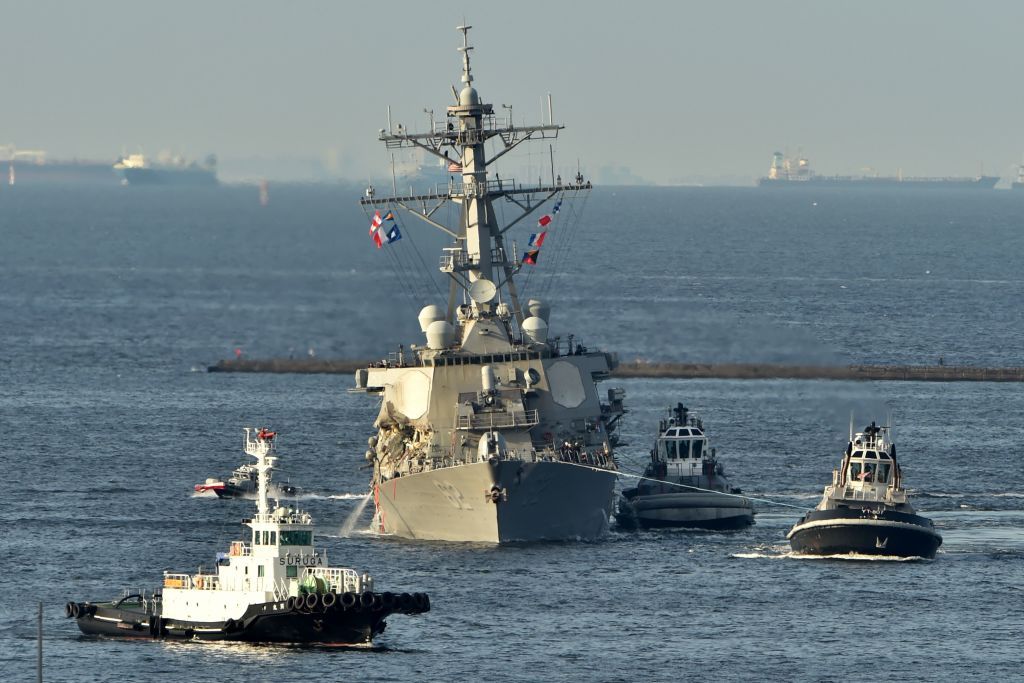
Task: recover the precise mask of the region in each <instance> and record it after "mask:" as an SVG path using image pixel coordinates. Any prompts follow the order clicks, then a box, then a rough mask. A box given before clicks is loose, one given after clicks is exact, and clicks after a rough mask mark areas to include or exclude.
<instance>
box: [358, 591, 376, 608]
mask: <svg viewBox="0 0 1024 683" xmlns="http://www.w3.org/2000/svg"><path fill="white" fill-rule="evenodd" d="M373 598H374V595H373V593H371V592H370V591H363V594H362V595H360V596H359V604H360V605H362V606H363V607H373Z"/></svg>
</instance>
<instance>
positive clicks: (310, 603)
mask: <svg viewBox="0 0 1024 683" xmlns="http://www.w3.org/2000/svg"><path fill="white" fill-rule="evenodd" d="M319 604H320V596H319V595H317V594H316V593H310V594H309V595H307V596H306V609H316V606H317V605H319Z"/></svg>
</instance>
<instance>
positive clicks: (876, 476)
mask: <svg viewBox="0 0 1024 683" xmlns="http://www.w3.org/2000/svg"><path fill="white" fill-rule="evenodd" d="M786 538H787V539H789V543H790V545H791V546H792V548H793V551H794V552H797V553H803V554H807V555H847V554H857V555H886V556H893V557H924V558H932V557H935V551H936V550H938V548H939V546H940V545H941V544H942V536H940V535H939V534H938V533H937V532H936V531H935V527H934V526H933V525H932V521H931V520H930V519H928V518H927V517H922V516H920V515H918V514H917V513H916V512H915V511H914V508H913V506H912V505H911V504H910V502H909V501H908V500H907V491H906V489H904V488H903V473H902V472H901V471H900V466H899V465H898V464H897V462H896V445H895V444H894V443H892V441H891V440H890V438H889V427H887V426H886V427H879V426H877V425H876V424H875V423H874V422H872V423H871V424H870V425H868V426H867V427H865V428H864V431H863V432H857V433H856V434H854V433H853V425H852V424H851V425H850V442H849V444H848V445H847V446H846V452H845V453H844V454H843V462H842V465H841V466H840V468H839V469H838V470H833V471H832V484H831V485H829V486H826V487H825V494H824V496H823V497H822V499H821V503H819V504H818V506H817V507H816V508H814V509H813V510H811V511H810V512H808V513H807V514H806V515H804V517H803V519H801V520H800V521H799V522H797V523H796V524H795V525H794V526H793V528H792V529H791V530H790V532H789V533H788V534H787V535H786Z"/></svg>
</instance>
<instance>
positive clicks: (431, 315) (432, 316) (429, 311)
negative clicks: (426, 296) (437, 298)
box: [417, 304, 445, 332]
mask: <svg viewBox="0 0 1024 683" xmlns="http://www.w3.org/2000/svg"><path fill="white" fill-rule="evenodd" d="M444 318H445V315H444V311H442V310H441V307H440V306H438V305H437V304H430V305H429V306H424V307H423V310H421V311H420V314H419V316H418V317H417V320H419V321H420V332H426V331H427V328H428V327H430V324H431V323H434V322H437V321H438V320H444Z"/></svg>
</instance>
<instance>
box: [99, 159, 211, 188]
mask: <svg viewBox="0 0 1024 683" xmlns="http://www.w3.org/2000/svg"><path fill="white" fill-rule="evenodd" d="M114 170H115V171H116V172H117V173H118V175H120V177H121V181H122V182H123V183H124V184H125V185H216V184H217V158H216V157H215V156H213V155H210V156H208V157H207V158H206V161H204V162H203V163H199V162H195V161H193V162H187V161H185V160H184V159H182V158H180V157H178V158H175V159H172V160H171V161H169V162H166V163H152V162H151V161H150V160H149V159H147V158H146V157H145V156H144V155H142V154H129V155H128V156H123V157H121V158H120V159H119V160H118V161H117V163H116V164H114Z"/></svg>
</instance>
